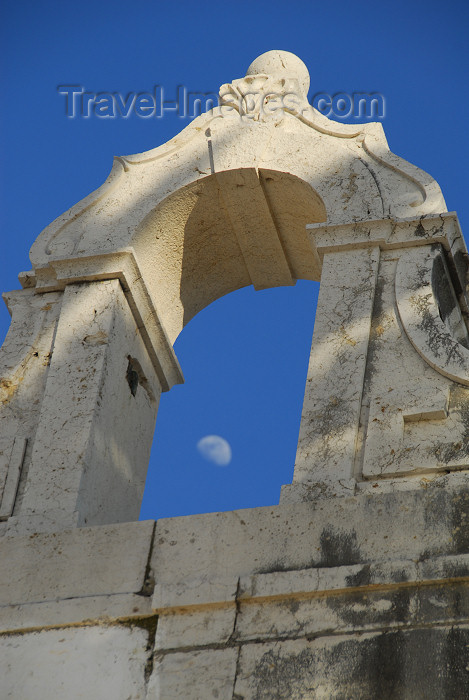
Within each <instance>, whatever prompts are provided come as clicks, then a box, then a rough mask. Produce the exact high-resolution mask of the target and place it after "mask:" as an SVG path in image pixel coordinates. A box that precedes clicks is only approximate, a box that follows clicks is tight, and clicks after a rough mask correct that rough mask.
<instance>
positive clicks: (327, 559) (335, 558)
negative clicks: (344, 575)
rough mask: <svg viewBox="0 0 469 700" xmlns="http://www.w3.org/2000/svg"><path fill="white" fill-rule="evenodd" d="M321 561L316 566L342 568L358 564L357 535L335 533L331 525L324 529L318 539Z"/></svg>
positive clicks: (354, 533) (342, 532) (352, 531)
mask: <svg viewBox="0 0 469 700" xmlns="http://www.w3.org/2000/svg"><path fill="white" fill-rule="evenodd" d="M320 545H321V561H320V562H319V563H318V566H343V565H346V564H359V563H360V549H359V547H358V544H357V533H356V532H355V531H354V530H351V531H350V532H344V531H337V530H335V529H334V528H333V527H332V526H331V525H329V526H327V527H325V528H324V530H323V531H322V533H321V537H320Z"/></svg>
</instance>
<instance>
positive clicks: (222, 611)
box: [155, 604, 236, 651]
mask: <svg viewBox="0 0 469 700" xmlns="http://www.w3.org/2000/svg"><path fill="white" fill-rule="evenodd" d="M235 621H236V607H235V605H234V604H233V605H231V606H229V607H218V606H216V605H212V606H210V607H208V608H204V609H203V610H194V609H192V610H190V611H186V612H183V611H181V610H179V611H178V612H175V613H169V614H166V615H162V614H161V613H160V614H159V615H158V626H157V628H156V637H155V649H157V650H160V651H161V650H170V649H173V650H174V649H181V648H187V647H200V646H208V645H215V644H226V643H227V642H228V641H229V640H230V638H231V637H232V636H233V633H234V626H235Z"/></svg>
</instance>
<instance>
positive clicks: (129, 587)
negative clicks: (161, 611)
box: [0, 520, 154, 605]
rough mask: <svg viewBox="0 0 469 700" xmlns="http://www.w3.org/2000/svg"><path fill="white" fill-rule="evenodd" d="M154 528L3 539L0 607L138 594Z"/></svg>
mask: <svg viewBox="0 0 469 700" xmlns="http://www.w3.org/2000/svg"><path fill="white" fill-rule="evenodd" d="M153 527H154V522H153V521H151V520H148V521H145V522H141V523H125V524H122V525H107V526H104V527H93V528H79V529H76V530H70V531H68V532H60V533H52V534H37V535H31V536H29V537H3V538H0V557H1V560H2V561H4V562H8V566H2V567H0V604H1V605H11V604H14V603H32V602H40V601H46V600H55V599H57V598H61V597H63V598H73V597H80V596H92V595H108V594H111V593H138V592H139V591H141V590H142V588H143V586H144V583H145V575H146V569H147V564H148V558H149V556H150V544H151V538H152V534H153Z"/></svg>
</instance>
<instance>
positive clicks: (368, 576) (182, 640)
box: [0, 52, 469, 700]
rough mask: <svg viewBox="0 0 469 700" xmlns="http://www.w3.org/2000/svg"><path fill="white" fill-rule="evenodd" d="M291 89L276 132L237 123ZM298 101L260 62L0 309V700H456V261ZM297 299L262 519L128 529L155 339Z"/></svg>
mask: <svg viewBox="0 0 469 700" xmlns="http://www.w3.org/2000/svg"><path fill="white" fill-rule="evenodd" d="M290 71H293V74H291V73H290ZM292 79H293V82H294V83H295V85H296V87H297V89H298V93H297V95H296V97H297V98H298V110H292V109H291V108H288V109H287V108H286V107H285V108H282V109H280V110H277V112H276V113H275V114H274V113H270V111H268V112H264V111H262V110H258V113H255V114H251V113H249V110H248V108H247V104H246V100H245V95H246V93H248V92H249V91H250V90H252V89H253V87H256V90H258V91H259V95H260V96H261V97H262V100H264V102H265V103H266V104H267V103H268V101H269V99H270V97H271V96H272V94H273V93H276V94H277V96H279V95H280V96H285V95H286V94H287V93H289V92H290V91H291V85H292ZM308 83H309V77H308V74H307V70H306V67H305V66H304V65H303V64H302V63H301V61H299V59H297V58H296V57H292V56H291V54H287V53H281V54H279V53H278V52H274V53H273V54H267V55H264V56H262V57H260V58H259V59H257V60H256V61H255V62H254V63H253V64H252V66H251V67H250V69H249V70H248V73H247V75H246V77H245V78H243V79H240V80H236V81H233V83H231V84H229V85H225V86H223V89H222V92H223V94H224V98H223V99H224V100H225V101H226V100H228V97H230V96H231V98H235V103H236V105H237V106H236V108H235V109H233V108H232V107H230V110H231V111H228V112H225V111H223V108H222V107H220V108H218V110H215V111H214V112H213V113H212V114H211V115H202V116H201V117H199V118H198V119H197V120H195V122H194V123H193V124H192V125H190V126H189V127H188V128H187V129H186V130H185V131H184V132H183V133H182V134H181V135H179V136H178V137H176V138H175V139H173V140H172V141H171V142H170V144H166V145H164V146H162V147H160V148H158V149H154V150H153V151H149V152H147V153H144V154H138V155H136V156H129V157H126V158H119V159H117V160H116V164H115V167H114V168H113V171H112V173H111V175H110V177H109V179H108V181H107V182H106V183H105V184H104V185H103V186H102V187H101V188H100V189H99V190H98V191H97V192H95V193H93V194H92V195H90V196H89V197H88V198H86V199H85V200H83V202H81V203H79V204H78V205H76V206H75V207H73V208H72V210H70V211H69V212H67V213H66V214H65V215H64V216H63V217H59V219H57V220H56V221H55V222H53V223H52V224H51V225H50V226H49V227H47V229H45V231H44V232H43V233H42V234H41V235H40V236H39V238H38V239H37V241H36V243H35V244H34V246H33V248H32V252H31V262H32V264H33V268H34V269H33V270H32V271H30V272H28V273H23V274H22V275H21V276H20V280H21V282H22V285H23V287H24V289H23V290H22V291H18V292H12V293H10V294H9V295H8V296H7V301H8V304H9V308H10V310H11V311H12V315H13V319H12V327H11V330H10V332H9V334H8V336H7V339H6V342H5V344H4V346H3V347H2V349H1V350H0V372H1V375H2V378H1V383H0V417H1V424H0V427H1V435H0V557H1V563H2V565H1V567H0V697H1V698H2V700H3V698H4V697H5V698H10V699H13V700H50V699H51V698H62V697H63V698H67V700H78V698H83V697H86V698H96V700H108V699H109V700H111V699H112V700H129V699H132V700H156V699H158V700H210V699H211V698H216V699H218V700H264V699H265V700H267V699H272V700H277V699H278V700H283V699H285V700H296V699H298V700H309V699H313V698H314V699H321V698H324V699H326V698H327V699H329V698H334V699H337V700H339V699H341V700H349V699H350V700H354V699H355V698H357V699H360V700H368V699H369V700H376V699H377V698H383V699H384V700H386V699H388V698H389V699H394V698H396V699H397V698H399V699H403V700H419V699H421V700H429V699H435V700H443V698H444V699H445V700H448V699H451V700H456V699H458V700H459V698H467V697H469V652H468V650H469V627H468V625H469V585H468V583H469V582H468V579H469V536H468V528H467V519H468V518H469V508H468V505H469V483H468V471H469V441H468V437H469V333H468V318H469V296H468V293H467V261H468V254H467V250H466V247H465V244H464V241H463V238H462V234H461V231H460V229H459V225H458V222H457V217H456V215H455V214H454V213H448V212H447V211H446V207H445V203H444V200H443V198H442V195H441V192H440V189H439V187H438V185H437V183H436V182H435V181H434V180H433V179H432V178H431V177H430V176H429V175H427V174H426V173H423V172H422V171H421V170H419V169H418V168H416V167H415V166H412V165H410V164H409V163H406V162H405V161H403V160H402V159H401V158H398V157H397V156H395V155H394V154H392V153H390V151H389V149H388V147H387V144H386V140H385V137H384V134H383V132H382V128H381V126H380V125H376V124H375V125H373V124H368V125H359V126H358V127H355V126H350V125H339V124H334V123H333V122H330V121H329V120H327V119H325V118H324V117H321V115H319V114H318V113H316V112H315V110H313V109H312V108H311V107H310V106H309V105H308V103H307V100H306V92H305V91H306V90H307V86H308ZM269 96H270V97H269ZM224 106H225V107H226V104H224ZM298 278H306V279H319V278H321V290H320V297H319V303H318V311H317V317H316V323H315V330H314V336H313V345H312V350H311V358H310V363H309V369H308V377H307V382H306V390H305V400H304V405H303V412H302V419H301V428H300V437H299V443H298V452H297V458H296V465H295V472H294V478H293V482H292V484H288V485H285V486H284V488H283V490H282V496H281V504H280V505H279V506H275V507H272V508H257V509H250V510H245V511H239V512H232V513H214V514H207V515H197V516H189V517H185V518H174V519H167V520H160V521H158V522H157V523H154V522H151V521H149V522H142V523H137V522H129V521H132V520H136V518H137V516H138V509H139V503H140V498H141V494H142V492H143V486H144V481H145V474H146V469H147V463H148V455H149V450H150V446H151V440H152V432H153V426H154V421H155V418H156V411H157V406H158V400H159V396H160V393H161V391H167V390H169V389H170V388H171V386H172V385H173V384H175V383H177V382H181V381H182V373H181V370H180V367H179V364H178V361H177V358H176V356H175V354H174V351H173V348H172V341H173V340H174V338H175V337H176V335H177V334H178V332H179V331H180V330H181V329H182V327H183V326H184V324H185V323H187V322H188V320H190V318H191V317H192V316H193V315H194V314H195V313H197V311H199V310H200V309H202V308H204V306H206V305H207V304H209V303H210V302H211V301H213V300H214V299H216V298H218V297H219V296H221V295H223V294H226V293H228V292H230V291H232V290H233V289H238V288H240V287H242V286H244V285H246V284H253V285H254V287H255V288H257V289H262V288H265V287H268V286H276V285H282V284H293V283H294V282H295V280H296V279H298ZM247 486H248V485H247Z"/></svg>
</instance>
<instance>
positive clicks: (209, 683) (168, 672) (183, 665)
mask: <svg viewBox="0 0 469 700" xmlns="http://www.w3.org/2000/svg"><path fill="white" fill-rule="evenodd" d="M237 657H238V650H237V649H208V650H204V651H193V652H187V653H174V654H165V655H163V656H159V657H157V658H156V659H155V663H154V667H153V673H152V675H151V678H150V681H149V683H148V694H147V697H146V700H182V699H183V698H184V700H232V698H233V686H234V682H235V674H236V659H237Z"/></svg>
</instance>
